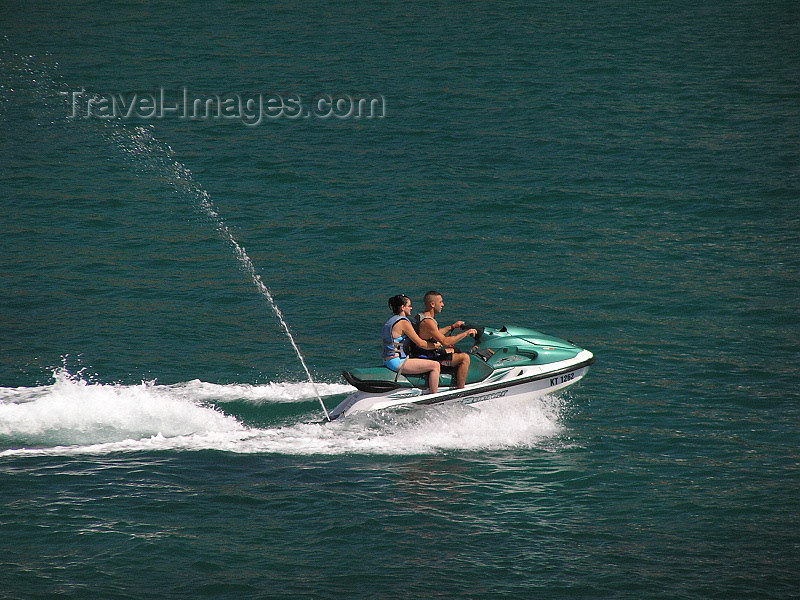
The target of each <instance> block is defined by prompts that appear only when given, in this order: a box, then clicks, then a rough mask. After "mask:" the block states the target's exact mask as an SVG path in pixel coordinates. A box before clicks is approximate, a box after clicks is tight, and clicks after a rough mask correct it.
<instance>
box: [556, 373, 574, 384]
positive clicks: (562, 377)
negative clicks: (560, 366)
mask: <svg viewBox="0 0 800 600" xmlns="http://www.w3.org/2000/svg"><path fill="white" fill-rule="evenodd" d="M573 379H575V372H574V371H573V372H572V373H565V374H564V375H559V376H558V377H551V378H550V385H551V386H554V385H561V384H562V383H567V382H568V381H572V380H573Z"/></svg>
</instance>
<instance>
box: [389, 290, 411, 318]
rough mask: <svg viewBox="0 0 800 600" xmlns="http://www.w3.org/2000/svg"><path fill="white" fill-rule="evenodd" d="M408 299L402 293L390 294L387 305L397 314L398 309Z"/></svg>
mask: <svg viewBox="0 0 800 600" xmlns="http://www.w3.org/2000/svg"><path fill="white" fill-rule="evenodd" d="M408 300H409V297H408V296H404V295H403V294H397V296H392V297H391V298H389V306H390V307H391V309H392V312H393V313H394V314H399V313H400V309H401V308H403V306H405V304H406V302H407V301H408Z"/></svg>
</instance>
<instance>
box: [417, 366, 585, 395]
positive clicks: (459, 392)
mask: <svg viewBox="0 0 800 600" xmlns="http://www.w3.org/2000/svg"><path fill="white" fill-rule="evenodd" d="M593 364H594V356H593V357H592V358H590V359H588V360H585V361H583V362H580V363H578V364H575V365H572V366H570V367H564V368H563V369H559V370H558V371H550V372H549V373H544V374H540V375H530V376H528V377H523V378H522V379H517V380H514V381H500V382H497V383H493V384H491V385H487V386H477V387H474V388H471V389H461V390H456V391H454V392H446V393H445V394H444V395H442V396H438V397H434V398H431V397H426V396H422V399H420V400H414V401H413V402H412V404H426V405H427V404H439V403H440V402H447V401H449V400H455V399H456V398H465V397H467V396H474V395H477V394H483V393H485V392H492V391H494V390H499V389H503V388H512V387H516V386H518V385H524V384H526V383H532V382H534V381H541V380H542V379H549V378H551V377H558V376H559V375H564V374H565V373H569V372H571V371H577V370H578V369H583V368H584V367H588V366H591V365H593Z"/></svg>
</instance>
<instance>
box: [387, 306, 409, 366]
mask: <svg viewBox="0 0 800 600" xmlns="http://www.w3.org/2000/svg"><path fill="white" fill-rule="evenodd" d="M403 319H405V320H406V321H408V322H409V323H410V322H411V321H410V320H409V318H408V317H404V316H402V315H394V316H392V317H391V318H390V319H389V320H388V321H386V324H385V325H384V326H383V359H384V360H389V359H392V358H407V357H408V344H409V339H408V336H406V334H403V335H401V336H400V337H392V328H393V327H394V326H395V324H397V322H398V321H402V320H403Z"/></svg>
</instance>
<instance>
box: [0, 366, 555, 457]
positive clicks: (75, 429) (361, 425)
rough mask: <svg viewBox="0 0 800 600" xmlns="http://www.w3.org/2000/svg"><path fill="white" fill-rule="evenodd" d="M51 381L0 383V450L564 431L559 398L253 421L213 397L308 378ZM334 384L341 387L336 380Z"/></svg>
mask: <svg viewBox="0 0 800 600" xmlns="http://www.w3.org/2000/svg"><path fill="white" fill-rule="evenodd" d="M55 377H56V381H55V383H54V384H53V385H51V386H44V387H38V388H13V389H12V388H0V441H2V445H3V446H5V448H6V449H5V450H4V451H2V452H0V457H11V456H20V455H42V454H44V455H71V454H108V453H114V452H140V451H151V450H163V451H198V450H218V451H224V452H235V453H277V454H289V455H341V454H392V455H398V454H399V455H409V454H436V453H442V452H449V451H463V450H466V451H483V450H497V449H502V448H509V447H533V446H536V445H537V444H540V443H541V442H542V440H545V439H548V438H552V436H555V435H557V434H558V433H559V432H560V431H561V427H560V425H559V419H558V416H559V406H560V403H559V401H558V400H557V399H555V398H551V397H545V398H540V399H536V400H527V401H524V400H506V401H498V402H496V403H487V404H485V405H483V406H482V408H481V409H480V410H478V409H476V408H473V407H468V406H452V407H442V408H428V409H421V410H412V411H407V412H400V413H381V414H374V415H360V416H358V417H348V418H345V419H341V420H338V421H335V422H333V423H309V422H307V421H308V420H310V419H312V418H317V419H318V418H319V416H320V415H318V414H316V413H309V414H308V415H306V417H304V422H299V423H295V424H291V425H287V426H284V427H274V428H261V427H250V426H248V425H247V424H246V423H242V422H240V421H239V420H237V419H236V418H234V417H232V416H229V415H226V414H224V413H223V412H222V411H221V410H220V409H219V408H217V407H216V406H213V405H209V404H208V401H209V400H211V399H214V400H215V401H221V402H226V401H231V400H235V399H245V400H246V401H248V402H254V403H269V402H275V401H276V398H278V400H277V401H279V402H282V401H291V400H295V401H296V400H300V399H306V400H308V399H313V398H315V394H314V391H313V390H312V389H306V388H305V387H304V386H306V385H308V386H309V388H310V384H298V383H275V384H267V385H263V386H250V385H234V386H224V385H216V384H207V383H203V382H200V381H191V382H187V383H185V384H179V385H173V386H159V385H155V384H152V383H143V384H141V385H136V386H123V385H108V384H97V383H88V382H86V381H84V380H82V379H79V378H75V377H72V376H70V375H69V374H67V373H66V372H63V371H62V372H59V373H57V374H56V375H55ZM324 385H326V386H332V387H331V388H330V389H329V391H334V390H335V391H337V392H339V391H340V388H341V387H346V386H339V385H338V384H324ZM317 412H318V411H317Z"/></svg>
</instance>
